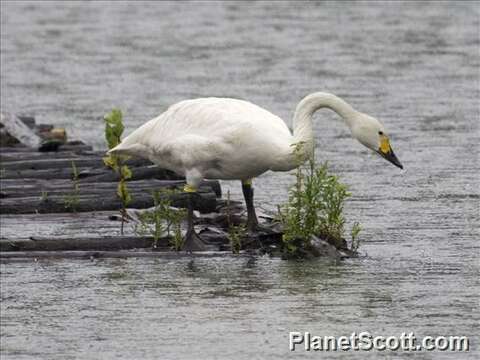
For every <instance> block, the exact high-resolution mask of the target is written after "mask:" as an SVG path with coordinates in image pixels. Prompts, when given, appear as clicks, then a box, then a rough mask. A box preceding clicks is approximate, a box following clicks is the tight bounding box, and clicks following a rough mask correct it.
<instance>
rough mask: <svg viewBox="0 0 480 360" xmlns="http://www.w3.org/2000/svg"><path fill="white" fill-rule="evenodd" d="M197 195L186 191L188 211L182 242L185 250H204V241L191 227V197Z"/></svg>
mask: <svg viewBox="0 0 480 360" xmlns="http://www.w3.org/2000/svg"><path fill="white" fill-rule="evenodd" d="M194 196H197V193H195V192H189V193H188V212H187V224H188V225H187V234H186V235H185V242H184V243H183V250H185V251H190V252H191V251H202V250H206V246H205V243H204V242H203V241H202V239H201V238H200V236H199V235H198V234H197V233H196V232H195V229H194V227H193V197H194Z"/></svg>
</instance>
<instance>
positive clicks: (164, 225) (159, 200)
mask: <svg viewBox="0 0 480 360" xmlns="http://www.w3.org/2000/svg"><path fill="white" fill-rule="evenodd" d="M174 192H175V190H165V189H163V190H158V191H154V192H153V193H152V196H153V202H154V210H153V211H148V212H144V213H142V214H141V215H140V216H139V220H140V224H139V226H138V227H137V229H136V231H137V232H138V233H140V234H146V233H149V234H151V235H152V236H153V247H154V248H156V247H157V245H158V241H159V240H160V238H161V237H162V236H163V235H166V236H167V237H168V238H169V239H170V245H171V246H172V247H173V249H174V250H175V251H180V250H181V249H182V248H183V241H184V240H183V237H182V227H181V225H182V221H183V220H184V219H185V217H186V214H187V213H186V210H185V209H177V208H174V207H172V203H171V200H170V197H169V195H170V194H173V193H174Z"/></svg>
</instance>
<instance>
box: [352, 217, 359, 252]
mask: <svg viewBox="0 0 480 360" xmlns="http://www.w3.org/2000/svg"><path fill="white" fill-rule="evenodd" d="M361 230H362V227H361V226H360V224H359V223H358V222H355V223H354V224H353V226H352V230H351V231H350V236H351V238H352V241H351V243H350V250H351V251H352V252H354V253H356V252H357V250H358V248H359V247H360V239H359V238H358V234H359V233H360V231H361Z"/></svg>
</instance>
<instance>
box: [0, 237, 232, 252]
mask: <svg viewBox="0 0 480 360" xmlns="http://www.w3.org/2000/svg"><path fill="white" fill-rule="evenodd" d="M202 239H203V240H204V241H205V242H206V243H207V244H210V242H211V241H213V242H214V243H212V244H211V245H210V247H211V250H218V248H219V245H220V244H222V245H224V244H225V245H226V244H228V240H227V239H226V238H225V237H224V236H222V235H220V234H209V235H208V236H203V237H202ZM170 240H171V239H170V238H168V237H162V238H160V239H158V241H157V244H156V248H155V249H154V250H155V251H161V250H162V249H163V250H167V249H168V248H169V246H170ZM154 243H155V240H154V238H153V237H152V236H96V237H88V236H81V237H38V236H35V237H30V238H14V239H0V251H77V250H81V251H92V250H97V251H115V250H131V249H152V248H153V245H154Z"/></svg>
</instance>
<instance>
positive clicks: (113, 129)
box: [103, 109, 132, 235]
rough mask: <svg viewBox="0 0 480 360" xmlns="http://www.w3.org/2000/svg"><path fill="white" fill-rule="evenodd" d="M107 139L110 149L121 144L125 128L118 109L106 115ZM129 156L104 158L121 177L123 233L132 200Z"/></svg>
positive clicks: (106, 164) (119, 184)
mask: <svg viewBox="0 0 480 360" xmlns="http://www.w3.org/2000/svg"><path fill="white" fill-rule="evenodd" d="M104 120H105V139H106V141H107V145H108V148H109V149H113V148H114V147H115V146H117V145H118V144H120V142H121V136H122V133H123V130H124V126H123V122H122V112H121V111H120V110H118V109H113V110H112V111H111V112H110V113H109V114H107V115H105V117H104ZM126 160H128V157H127V156H125V155H116V154H110V155H108V156H106V157H104V158H103V162H104V164H105V166H107V167H109V168H111V169H112V170H113V171H115V173H117V175H118V177H119V181H118V186H117V195H118V197H119V198H120V201H121V202H122V208H121V209H120V214H121V218H122V223H121V226H120V233H121V234H122V235H123V225H124V222H125V219H126V218H127V205H128V204H129V203H130V202H131V201H132V197H131V195H130V193H129V192H128V188H127V180H128V179H130V178H131V177H132V171H131V170H130V169H129V168H128V166H127V165H125V164H124V163H125V161H126Z"/></svg>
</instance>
